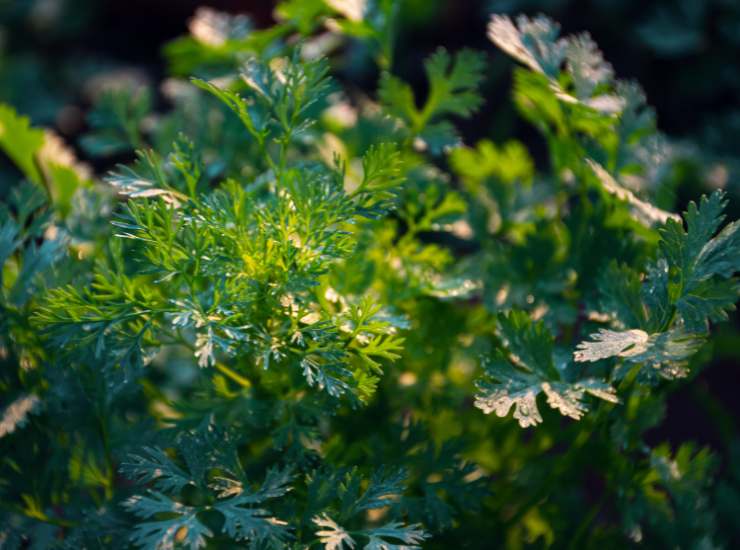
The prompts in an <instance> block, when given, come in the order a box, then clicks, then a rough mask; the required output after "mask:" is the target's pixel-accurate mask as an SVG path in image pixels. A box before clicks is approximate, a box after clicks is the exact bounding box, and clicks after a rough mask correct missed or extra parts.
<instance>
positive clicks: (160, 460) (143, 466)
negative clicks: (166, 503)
mask: <svg viewBox="0 0 740 550" xmlns="http://www.w3.org/2000/svg"><path fill="white" fill-rule="evenodd" d="M119 470H120V472H121V473H122V474H123V475H124V476H126V477H127V478H128V479H130V480H131V481H134V482H136V483H139V484H145V483H152V485H153V486H154V487H155V488H156V489H158V490H160V491H164V492H166V493H178V492H179V491H180V490H182V488H183V487H185V486H186V485H190V484H193V483H194V482H193V480H192V478H191V476H190V475H188V473H187V472H185V471H184V470H183V469H182V468H180V467H179V466H178V465H177V464H175V463H174V462H173V461H172V460H171V459H170V457H169V456H167V454H165V452H164V451H163V450H162V449H158V448H156V447H143V448H142V449H141V451H139V452H138V453H136V454H130V455H129V456H128V458H127V460H126V461H125V462H122V463H121V466H120V468H119Z"/></svg>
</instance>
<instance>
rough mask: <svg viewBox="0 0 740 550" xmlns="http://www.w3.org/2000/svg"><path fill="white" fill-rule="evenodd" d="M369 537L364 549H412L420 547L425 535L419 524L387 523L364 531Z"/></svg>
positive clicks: (426, 536) (425, 537)
mask: <svg viewBox="0 0 740 550" xmlns="http://www.w3.org/2000/svg"><path fill="white" fill-rule="evenodd" d="M365 534H367V536H368V537H369V538H370V540H369V541H368V543H367V545H365V550H412V549H415V548H421V546H420V545H421V543H422V542H424V540H426V539H427V538H429V535H427V534H426V533H425V532H424V531H423V529H422V528H421V525H403V524H401V523H388V524H386V525H383V526H382V527H376V528H375V529H370V530H368V531H366V532H365Z"/></svg>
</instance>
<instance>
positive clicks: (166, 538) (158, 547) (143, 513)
mask: <svg viewBox="0 0 740 550" xmlns="http://www.w3.org/2000/svg"><path fill="white" fill-rule="evenodd" d="M123 506H124V508H126V509H127V510H129V511H130V512H131V513H133V514H134V515H136V516H138V517H140V518H142V519H148V518H151V517H154V516H159V515H161V514H166V515H170V516H172V517H170V518H168V519H161V520H155V521H146V522H143V523H139V524H137V525H136V526H135V527H134V530H133V533H132V534H131V542H133V544H134V545H135V546H137V547H139V548H145V549H147V550H149V549H153V550H168V549H171V548H174V547H175V546H176V544H178V543H179V544H181V545H182V546H184V547H185V548H188V549H190V550H198V549H199V548H205V546H206V538H210V537H212V536H213V532H212V531H211V530H210V529H209V528H208V527H206V526H205V525H204V524H203V523H201V521H200V520H199V519H198V517H197V513H198V509H197V508H194V507H192V506H185V505H183V504H180V503H179V502H175V501H173V500H171V499H170V498H168V497H167V496H165V495H163V494H162V493H158V492H156V491H153V492H151V493H150V494H149V496H133V497H130V498H129V499H128V500H126V501H125V502H124V503H123Z"/></svg>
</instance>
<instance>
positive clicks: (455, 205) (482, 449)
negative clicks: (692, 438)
mask: <svg viewBox="0 0 740 550" xmlns="http://www.w3.org/2000/svg"><path fill="white" fill-rule="evenodd" d="M353 6H354V7H353ZM360 7H361V6H360ZM397 7H398V6H397V4H396V2H392V1H385V0H379V1H377V2H368V3H367V5H366V6H365V8H364V11H362V12H361V13H359V14H358V13H357V10H356V9H355V8H356V6H355V4H353V3H348V2H340V1H326V2H324V1H323V0H322V1H318V0H316V1H313V0H311V1H306V2H303V1H302V2H296V1H288V2H283V3H281V4H280V6H279V7H278V9H277V11H276V15H277V16H278V18H279V22H278V23H277V24H276V26H275V27H273V28H270V29H262V30H255V29H254V28H253V26H252V25H251V24H250V22H249V21H248V20H247V19H246V18H244V17H242V16H229V15H226V14H221V13H217V12H214V11H213V10H208V9H204V10H200V11H199V12H198V13H197V14H196V16H195V18H194V19H193V21H191V23H190V30H191V34H190V36H188V37H184V38H180V39H178V40H176V41H174V42H173V43H171V44H170V45H169V46H168V48H167V57H168V59H169V60H170V63H171V67H170V68H171V70H172V73H173V74H176V75H188V76H191V77H192V81H181V80H170V81H168V87H167V88H166V91H165V93H166V94H167V95H168V97H169V99H170V100H171V103H172V107H171V109H170V110H168V111H167V112H164V113H157V117H158V118H156V119H155V122H154V123H153V124H152V123H151V122H149V123H145V121H146V120H149V119H150V117H151V116H152V113H150V110H151V103H150V98H151V97H152V96H151V91H149V90H147V89H146V88H144V89H141V90H138V91H133V90H131V89H119V90H117V91H111V92H110V93H108V94H105V95H103V96H101V97H100V99H99V101H98V103H97V105H96V106H95V107H94V109H93V110H92V112H91V114H90V116H89V122H90V132H89V134H88V135H87V136H86V137H85V138H83V140H82V141H81V146H82V147H83V148H84V149H85V151H87V152H88V153H89V154H90V155H92V156H94V157H96V158H97V161H98V162H104V160H103V159H107V158H109V157H110V156H111V155H113V154H120V153H122V152H125V151H133V150H137V153H136V158H133V155H132V158H131V162H127V163H123V164H121V165H118V166H116V167H113V169H112V170H111V171H110V172H108V174H107V175H105V176H104V177H95V176H92V175H91V174H90V170H89V168H88V167H87V166H85V165H83V164H81V163H79V162H78V161H77V160H76V159H75V158H74V155H73V154H72V152H71V151H70V150H68V149H66V148H65V147H64V146H63V144H62V143H61V142H60V141H59V138H57V137H56V136H54V135H53V134H51V133H49V132H45V131H42V130H38V129H35V128H33V127H31V125H30V124H29V122H28V121H27V120H26V119H24V118H23V117H21V116H19V115H18V114H17V113H16V112H15V110H14V109H12V108H11V107H9V106H5V105H2V106H0V148H2V150H3V151H4V153H5V156H7V157H8V160H9V161H11V162H12V163H13V164H14V165H15V167H16V168H17V174H16V175H17V176H18V177H17V178H16V179H17V180H18V182H17V184H14V186H13V187H12V191H11V192H9V193H8V195H7V197H8V198H7V201H6V202H5V203H3V204H2V205H0V265H2V269H1V270H0V313H2V316H1V317H0V388H1V389H2V392H1V393H0V395H2V398H1V399H2V408H1V409H0V410H1V411H2V415H1V416H0V453H1V454H2V460H1V461H0V502H1V503H2V507H1V508H0V547H2V548H3V549H4V548H6V547H7V548H21V547H31V548H147V549H149V548H151V549H154V550H170V549H175V548H189V549H199V548H229V549H231V548H250V549H255V550H257V549H260V550H263V549H278V548H289V549H295V550H298V549H305V548H314V547H323V548H324V549H325V550H352V549H354V548H365V549H369V550H410V549H415V548H422V547H423V548H432V549H433V548H454V547H456V546H459V547H462V548H481V549H482V548H491V547H499V546H506V547H511V548H521V547H523V546H525V545H526V546H535V547H550V546H554V547H574V548H580V547H589V548H597V547H604V546H606V547H609V548H612V547H619V548H621V547H626V546H630V545H634V544H638V543H644V544H645V545H647V547H671V548H676V547H681V548H684V547H685V548H694V547H700V546H701V547H714V546H730V545H731V542H732V531H731V528H730V527H728V525H731V523H732V521H731V519H729V520H728V518H731V517H732V515H731V514H730V513H729V512H728V510H737V509H738V508H740V506H739V505H738V502H740V497H738V495H740V493H739V492H738V487H740V484H739V483H738V479H740V476H738V475H736V474H737V472H735V468H734V466H733V465H732V464H729V465H724V464H721V463H720V459H719V455H716V454H713V453H712V452H711V451H710V450H709V449H708V448H706V449H698V448H696V447H695V446H693V445H692V444H689V443H686V444H683V445H681V446H679V447H678V448H677V449H675V450H672V448H671V446H670V445H669V444H661V445H658V446H652V447H651V445H650V444H649V443H648V442H649V441H650V437H651V436H650V434H649V431H650V430H651V429H653V428H655V427H656V426H659V425H660V424H661V422H662V420H663V417H664V416H665V410H666V398H667V396H668V394H669V393H670V391H671V390H672V389H673V388H675V387H676V385H677V382H676V381H675V379H677V378H682V377H688V378H687V380H688V382H687V384H692V383H694V381H695V380H696V379H695V376H696V374H697V373H698V372H700V370H701V368H702V363H703V361H704V360H705V359H706V357H707V356H708V354H709V353H710V351H711V350H710V347H711V343H712V342H713V341H716V340H715V338H716V337H715V334H716V333H717V330H716V329H715V327H714V325H715V324H717V323H720V322H723V321H726V320H727V318H728V313H729V312H731V311H733V310H734V307H735V303H736V301H737V299H738V295H739V294H740V282H738V278H737V272H738V271H740V241H739V239H740V237H739V236H738V235H739V234H740V233H739V232H738V227H740V226H738V222H730V223H726V224H725V213H724V212H725V209H726V207H727V203H728V201H729V200H730V199H729V197H728V195H727V194H725V193H723V192H722V191H715V192H713V193H711V194H710V195H708V196H704V197H703V198H702V199H701V200H700V201H699V203H698V206H697V204H696V203H693V202H692V203H690V204H689V207H688V209H687V211H686V212H685V213H684V214H683V216H679V215H677V214H674V213H672V212H670V209H671V207H672V206H673V205H672V204H671V202H670V197H671V196H672V194H673V187H672V186H673V185H674V183H675V181H674V180H673V179H672V178H671V177H670V176H669V175H670V174H672V173H673V172H674V169H675V168H676V165H677V164H678V162H679V160H680V159H679V158H678V156H676V155H673V154H672V153H671V151H672V150H671V148H670V144H669V143H668V140H667V138H665V137H663V136H661V135H660V134H658V133H657V130H656V123H655V120H654V115H653V113H652V111H651V110H650V109H649V108H648V107H647V105H646V102H645V97H644V94H642V92H641V91H640V89H639V87H637V85H635V84H632V83H625V82H622V81H619V80H617V79H616V78H615V75H614V71H613V69H612V68H611V66H610V65H609V64H608V63H607V62H606V61H605V60H604V59H603V57H602V55H601V53H600V52H599V50H598V48H597V47H596V45H595V43H594V42H593V40H592V39H591V38H590V37H589V36H588V35H586V34H582V35H577V36H568V37H560V32H559V28H558V26H557V25H556V24H555V23H554V22H553V21H551V20H549V19H547V18H545V17H543V16H539V17H536V18H533V19H530V18H527V17H520V18H518V19H517V20H516V22H514V21H512V20H511V19H509V18H508V17H505V16H494V17H493V18H492V20H491V23H490V26H489V36H490V38H491V39H492V41H493V42H494V43H495V44H497V45H498V46H499V47H500V48H501V49H502V50H503V51H504V52H506V53H508V54H510V55H511V56H513V57H514V58H515V59H516V60H517V61H518V62H520V63H521V64H522V65H523V67H519V68H517V69H516V70H515V76H514V90H513V101H514V104H515V105H516V107H517V109H518V110H519V112H520V113H521V115H522V116H523V117H524V118H525V119H526V120H528V121H530V122H531V123H533V124H534V125H535V126H536V127H537V128H538V129H539V130H540V131H541V133H542V135H543V136H544V138H545V145H546V149H547V154H548V157H549V161H550V163H549V166H548V168H546V169H542V168H541V167H539V169H536V168H535V162H534V161H533V159H532V157H531V156H530V154H529V152H528V151H527V149H526V148H525V147H524V145H523V144H521V143H519V142H517V141H508V142H506V143H503V144H496V143H494V142H492V141H489V140H482V141H480V142H479V143H477V144H472V145H470V146H467V145H464V144H463V143H462V141H461V138H460V137H459V134H458V131H457V130H456V128H455V120H456V119H457V118H461V117H462V118H465V117H471V116H472V115H473V114H474V113H475V112H476V111H477V110H478V109H479V108H481V106H482V105H483V101H484V100H483V97H482V95H481V93H480V91H479V86H480V85H481V84H482V82H483V77H484V75H485V74H486V70H487V60H486V57H485V56H484V55H483V54H481V53H476V52H472V51H469V50H462V51H459V52H456V53H454V54H451V53H448V52H447V51H445V50H437V51H436V52H435V53H433V54H432V55H431V56H430V57H429V58H428V59H427V61H426V62H425V64H424V69H425V73H426V78H427V80H428V90H427V93H426V96H425V99H424V100H423V101H419V100H418V98H417V97H416V95H415V93H414V92H413V90H412V87H411V85H410V84H408V83H407V82H404V81H403V80H402V79H401V78H399V77H398V76H395V75H394V74H393V73H392V71H391V69H392V66H391V65H392V63H391V61H392V59H393V51H392V45H393V37H394V29H395V28H396V26H395V23H394V17H395V14H396V12H397ZM317 22H321V23H322V24H324V25H326V27H327V29H328V30H327V34H326V35H325V38H324V40H329V42H331V43H332V44H335V45H336V44H340V43H348V44H351V45H352V46H357V47H363V48H366V49H367V50H366V51H367V52H368V53H369V56H370V57H371V58H372V59H373V60H375V62H376V63H377V64H378V68H379V69H380V72H379V74H380V76H379V81H378V88H377V90H369V91H366V93H365V94H361V93H360V92H359V91H358V90H355V89H353V88H352V87H351V86H346V87H344V89H343V86H342V84H340V83H345V84H346V79H343V78H341V77H342V76H343V75H342V72H341V69H340V68H338V67H337V63H336V56H335V55H329V56H328V57H327V56H326V55H325V54H330V53H331V50H332V47H327V49H322V48H323V46H321V43H320V44H317V43H316V41H317V40H319V39H318V38H317V37H316V36H315V32H316V30H317V29H318V24H317ZM324 46H326V44H324ZM335 75H337V76H339V77H340V78H338V79H336V78H334V76H335ZM367 95H370V96H371V97H372V98H375V99H376V100H377V102H375V101H374V100H373V99H369V98H368V97H366V96H367ZM11 134H12V136H11ZM23 180H25V181H23ZM658 200H659V204H660V208H659V207H658V206H655V205H654V202H656V201H658ZM545 404H547V405H548V406H547V407H545V406H544V405H545ZM512 409H513V410H512ZM481 410H482V411H483V413H490V412H496V415H497V416H498V417H500V418H496V417H492V416H488V415H485V414H482V413H481ZM510 412H511V413H512V416H513V418H514V419H515V420H516V421H518V422H516V421H513V420H512V419H510V418H508V415H509V413H510ZM717 418H719V419H720V420H721V418H722V415H721V413H717ZM720 423H721V422H719V421H718V424H720ZM726 424H728V423H727V422H726ZM729 426H730V427H729V428H726V429H727V430H728V431H730V432H731V431H732V429H733V427H732V422H731V421H730V422H729ZM523 428H525V429H523ZM722 467H725V468H729V470H728V472H729V473H728V474H727V475H724V477H721V478H718V476H720V475H723V471H722ZM718 479H719V481H717V480H718Z"/></svg>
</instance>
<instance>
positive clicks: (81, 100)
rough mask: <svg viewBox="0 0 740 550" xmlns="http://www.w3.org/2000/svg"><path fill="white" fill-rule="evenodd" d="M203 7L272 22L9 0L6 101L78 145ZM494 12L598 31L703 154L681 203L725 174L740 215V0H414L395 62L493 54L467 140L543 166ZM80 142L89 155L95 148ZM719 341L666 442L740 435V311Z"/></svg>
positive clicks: (405, 5) (2, 70) (250, 8)
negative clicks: (521, 114)
mask: <svg viewBox="0 0 740 550" xmlns="http://www.w3.org/2000/svg"><path fill="white" fill-rule="evenodd" d="M201 5H206V6H211V7H214V8H216V9H219V10H224V11H228V12H231V13H245V14H248V15H249V16H250V17H251V18H252V20H253V22H254V24H255V26H257V27H266V26H269V25H270V24H271V23H272V21H273V19H272V18H273V8H274V2H272V1H268V0H217V1H216V0H210V1H209V0H203V1H196V0H0V101H5V102H8V103H10V104H12V105H13V106H14V107H15V108H16V109H17V110H18V111H19V112H21V113H23V114H26V115H28V116H30V117H31V119H32V121H33V122H34V123H35V124H37V125H43V126H49V127H54V128H55V129H56V130H57V131H58V132H59V133H60V134H61V135H62V136H63V137H65V138H66V140H67V141H68V142H69V143H70V144H72V145H73V146H75V145H76V144H77V143H78V138H79V136H81V135H83V134H84V132H85V131H86V129H87V127H88V123H87V120H86V112H87V110H88V109H89V108H90V104H91V93H90V89H91V87H93V86H94V83H95V78H96V77H97V76H98V75H100V74H103V73H106V74H111V73H115V72H121V73H125V74H126V75H128V76H129V77H132V78H136V79H141V81H143V82H146V83H148V84H150V85H151V86H153V87H154V89H155V90H156V89H157V86H158V83H159V82H160V81H161V80H162V79H163V78H164V77H166V76H167V69H166V64H165V61H164V58H163V56H162V54H161V52H162V48H163V46H164V45H165V44H167V43H168V42H169V41H171V40H172V39H174V38H176V37H177V36H180V35H182V34H184V33H186V32H187V21H188V19H189V18H190V17H191V16H192V14H193V13H194V11H195V10H196V8H197V7H198V6H201ZM492 12H495V13H509V14H517V13H527V14H530V15H533V14H536V13H545V14H547V15H549V16H550V17H552V18H554V19H556V20H557V21H559V22H560V23H561V25H562V27H563V31H564V32H565V33H573V32H581V31H588V32H590V33H591V35H592V36H593V37H594V39H595V40H596V42H597V43H598V44H599V45H600V47H601V49H602V50H603V52H604V54H605V57H606V58H607V59H608V60H609V61H610V62H611V63H612V64H613V66H614V68H615V72H616V74H617V76H618V77H619V78H623V79H634V80H637V81H638V82H640V84H641V85H642V86H643V87H644V89H645V91H646V93H647V96H648V99H649V102H650V103H651V104H652V105H653V106H654V107H655V109H656V111H657V115H658V123H659V127H660V129H661V130H662V131H663V132H665V133H666V134H667V135H668V136H669V138H671V140H673V141H674V142H676V143H678V144H679V145H680V146H682V147H686V148H688V149H690V150H691V151H693V152H694V154H695V155H696V156H697V158H699V159H700V161H701V162H699V163H697V165H700V166H702V167H703V168H702V169H701V170H699V169H697V170H696V173H695V174H694V177H689V178H685V179H686V182H687V183H685V184H684V185H683V186H682V187H680V188H679V189H678V190H677V205H678V207H683V206H684V205H685V204H686V203H687V202H688V200H690V199H693V198H696V197H697V196H698V195H699V194H700V193H701V192H702V191H705V190H707V189H708V188H711V187H716V186H723V187H725V188H726V189H727V190H728V192H729V193H730V197H731V203H730V204H731V211H730V216H731V217H733V218H737V217H740V201H739V200H738V189H739V188H740V177H739V174H740V169H739V168H740V100H739V99H738V98H740V0H655V1H652V2H650V1H645V0H589V1H585V0H403V2H402V9H401V18H400V25H399V32H398V39H397V46H396V56H395V60H394V68H393V70H394V72H395V73H397V74H399V75H400V76H402V77H403V78H404V79H405V80H407V81H409V82H411V83H412V84H414V85H415V86H416V87H417V88H418V89H419V91H420V92H421V93H423V88H424V85H425V84H424V75H423V72H422V71H423V68H422V63H421V61H422V60H423V59H424V58H425V57H426V56H427V55H428V54H429V53H431V52H432V51H433V50H434V49H436V48H437V47H438V46H440V45H441V46H444V47H446V48H448V49H449V50H452V51H454V50H457V49H459V48H461V47H472V48H475V49H479V50H482V51H484V52H486V53H487V54H488V56H489V64H490V71H489V75H488V78H487V80H486V82H485V84H484V96H485V97H486V107H485V109H484V110H483V111H482V112H481V113H480V114H479V115H478V116H476V117H475V118H474V119H473V120H471V121H466V122H464V123H463V124H462V125H461V130H462V134H463V139H464V141H465V142H466V143H473V142H474V141H476V140H477V139H479V138H481V137H484V136H485V137H489V138H492V139H493V140H495V141H497V140H503V139H504V138H510V137H517V138H519V139H521V140H522V141H524V142H525V144H526V145H527V146H528V147H529V149H530V150H531V151H532V152H533V154H534V156H535V159H536V160H537V161H538V162H539V163H542V165H544V164H545V163H546V161H547V159H546V158H545V157H544V151H545V148H544V144H543V143H542V141H541V138H540V137H539V135H538V134H537V133H536V132H535V131H534V130H533V129H532V128H530V127H528V126H527V124H526V123H525V122H524V121H523V120H521V119H519V118H518V117H517V116H516V114H515V112H514V109H513V106H512V103H511V101H510V89H511V86H510V84H511V81H510V75H511V68H512V65H511V62H510V61H509V59H508V57H506V56H505V55H504V54H502V53H499V52H498V51H496V50H495V48H494V47H493V46H492V45H491V44H490V43H489V42H488V41H487V39H486V36H485V28H486V23H487V21H488V17H489V14H490V13H492ZM377 77H378V74H377V69H375V68H374V67H373V66H372V65H371V64H369V63H365V64H363V63H360V64H354V65H353V64H348V65H347V66H346V67H344V69H343V71H342V78H344V79H346V80H347V81H348V83H349V84H351V85H353V86H356V87H357V88H358V89H365V90H373V89H375V85H376V81H377ZM155 102H156V105H157V108H158V109H161V110H166V109H167V107H168V106H167V103H166V101H165V100H164V99H163V97H162V96H161V95H160V96H158V97H156V98H155ZM77 152H78V154H79V155H80V156H81V157H82V158H83V159H85V158H86V156H85V152H84V150H81V149H79V148H78V151H77ZM86 160H89V161H90V162H91V163H92V164H94V165H95V167H96V169H98V170H101V171H103V170H105V169H107V168H108V166H106V165H101V164H100V161H99V160H96V159H89V158H88V159H86ZM109 160H110V162H111V163H113V162H118V161H121V160H127V159H125V158H123V159H122V158H112V159H109ZM3 169H5V167H4V166H2V165H0V174H1V172H2V170H3ZM2 181H3V179H2V178H0V186H2ZM1 191H2V190H1V189H0V196H2V193H1ZM711 353H712V358H711V362H710V365H709V367H708V368H706V369H703V370H702V371H701V373H700V374H699V375H698V376H697V377H695V378H692V379H689V380H686V381H684V382H681V383H680V385H679V388H678V390H677V391H676V392H674V394H673V395H672V396H671V398H670V400H669V406H668V411H667V418H666V421H665V423H664V424H663V426H662V427H661V428H659V429H657V430H656V431H655V433H653V434H651V438H653V439H654V441H655V442H657V441H662V440H665V439H669V440H671V441H673V442H675V443H678V442H681V441H685V440H689V439H691V440H695V441H697V442H699V443H702V444H710V445H711V446H712V447H714V448H715V449H720V450H723V451H727V452H729V451H730V450H731V449H732V448H733V447H736V443H735V441H736V439H737V433H738V432H737V418H738V413H739V412H740V399H739V398H738V388H739V387H740V370H739V369H738V367H739V366H740V323H738V317H737V315H735V316H734V318H733V319H732V322H731V323H729V324H726V325H723V326H722V327H718V329H717V337H716V338H715V344H714V349H713V350H712V352H711Z"/></svg>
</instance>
